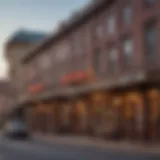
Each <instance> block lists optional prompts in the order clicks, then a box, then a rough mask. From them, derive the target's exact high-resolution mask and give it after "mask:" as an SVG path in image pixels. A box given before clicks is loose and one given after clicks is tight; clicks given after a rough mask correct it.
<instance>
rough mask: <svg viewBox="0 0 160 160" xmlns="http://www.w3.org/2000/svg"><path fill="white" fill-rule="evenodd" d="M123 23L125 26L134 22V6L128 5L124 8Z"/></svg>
mask: <svg viewBox="0 0 160 160" xmlns="http://www.w3.org/2000/svg"><path fill="white" fill-rule="evenodd" d="M123 21H124V24H130V23H131V22H132V5H131V3H127V4H126V5H125V6H124V8H123Z"/></svg>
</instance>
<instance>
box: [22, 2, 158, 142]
mask: <svg viewBox="0 0 160 160" xmlns="http://www.w3.org/2000/svg"><path fill="white" fill-rule="evenodd" d="M159 8H160V1H156V0H155V1H154V0H152V1H148V0H130V1H128V0H101V1H93V2H91V4H90V5H89V6H86V8H84V9H83V10H82V11H80V12H78V13H77V14H76V15H75V16H72V17H71V19H69V20H66V22H63V25H61V26H60V27H59V30H58V31H57V32H56V33H54V34H53V35H52V36H51V37H50V38H48V39H46V40H45V41H44V42H42V43H41V44H40V45H39V46H37V47H36V48H34V49H33V50H31V51H29V52H28V53H27V54H26V55H24V56H23V57H22V59H21V62H22V64H23V66H24V68H25V69H26V70H27V73H28V74H26V76H25V81H23V82H24V83H23V86H24V89H25V92H24V96H25V97H26V101H24V104H25V103H30V105H32V106H34V107H33V108H30V109H28V110H29V111H27V114H28V117H29V120H30V121H29V120H28V123H29V124H30V126H31V127H33V128H34V130H36V131H43V132H51V133H52V132H53V131H69V132H74V133H83V134H95V135H100V136H107V137H110V136H113V135H114V136H115V135H116V136H118V137H119V138H121V139H122V138H123V139H124V138H129V139H142V138H146V139H152V140H154V139H157V138H160V137H159V130H158V128H159V125H160V122H159V121H160V108H159V96H160V95H159V76H158V75H159V69H160V66H159V58H160V56H159V54H158V52H159V51H160V47H159V45H158V41H159V40H160V31H159V29H158V28H159V27H160V11H159Z"/></svg>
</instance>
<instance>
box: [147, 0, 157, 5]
mask: <svg viewBox="0 0 160 160" xmlns="http://www.w3.org/2000/svg"><path fill="white" fill-rule="evenodd" d="M144 1H145V4H146V6H148V7H150V6H153V5H154V4H155V3H156V1H157V0H144Z"/></svg>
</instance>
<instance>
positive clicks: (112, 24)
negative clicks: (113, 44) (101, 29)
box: [107, 14, 116, 33]
mask: <svg viewBox="0 0 160 160" xmlns="http://www.w3.org/2000/svg"><path fill="white" fill-rule="evenodd" d="M107 25H108V33H114V32H115V30H116V18H115V15H114V14H110V15H109V16H108V20H107Z"/></svg>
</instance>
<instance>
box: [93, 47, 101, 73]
mask: <svg viewBox="0 0 160 160" xmlns="http://www.w3.org/2000/svg"><path fill="white" fill-rule="evenodd" d="M101 60H102V54H101V51H100V49H96V50H95V52H94V53H93V68H94V71H95V73H96V74H99V73H100V72H101V63H102V62H101Z"/></svg>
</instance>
